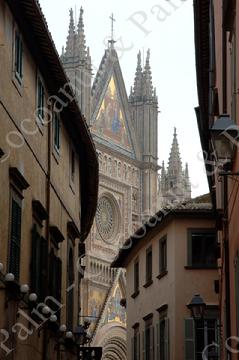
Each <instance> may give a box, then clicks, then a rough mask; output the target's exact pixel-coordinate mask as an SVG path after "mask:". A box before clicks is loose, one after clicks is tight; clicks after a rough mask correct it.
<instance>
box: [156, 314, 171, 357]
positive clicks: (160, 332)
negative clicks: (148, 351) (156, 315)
mask: <svg viewBox="0 0 239 360" xmlns="http://www.w3.org/2000/svg"><path fill="white" fill-rule="evenodd" d="M156 330H157V333H156V339H157V342H156V353H157V355H156V358H157V359H158V360H169V319H168V318H161V319H160V321H159V323H158V324H157V327H156Z"/></svg>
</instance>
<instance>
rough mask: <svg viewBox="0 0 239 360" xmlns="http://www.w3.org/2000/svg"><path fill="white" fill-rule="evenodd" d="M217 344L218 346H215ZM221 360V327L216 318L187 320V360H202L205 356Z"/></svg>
mask: <svg viewBox="0 0 239 360" xmlns="http://www.w3.org/2000/svg"><path fill="white" fill-rule="evenodd" d="M215 344H216V346H215ZM212 353H214V356H213V359H219V325H218V320H217V319H215V318H208V319H207V318H205V319H204V320H197V321H196V322H195V320H194V319H185V360H191V359H195V360H201V359H202V357H203V355H204V357H205V358H206V359H210V354H212Z"/></svg>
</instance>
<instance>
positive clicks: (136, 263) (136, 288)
mask: <svg viewBox="0 0 239 360" xmlns="http://www.w3.org/2000/svg"><path fill="white" fill-rule="evenodd" d="M136 269H137V272H136ZM133 272H134V274H133V276H134V293H133V294H132V295H131V297H132V298H133V299H135V298H136V297H137V296H138V295H139V258H138V257H137V258H136V259H135V260H134V269H133ZM136 275H137V276H136Z"/></svg>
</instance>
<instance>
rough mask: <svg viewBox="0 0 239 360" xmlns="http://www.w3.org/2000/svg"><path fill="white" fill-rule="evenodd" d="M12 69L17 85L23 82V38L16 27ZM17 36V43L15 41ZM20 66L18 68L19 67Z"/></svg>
mask: <svg viewBox="0 0 239 360" xmlns="http://www.w3.org/2000/svg"><path fill="white" fill-rule="evenodd" d="M13 31H14V46H13V71H14V75H15V78H16V80H17V81H18V84H19V85H22V83H23V39H22V34H21V33H20V31H19V29H18V28H17V27H15V28H14V30H13ZM17 38H18V43H17ZM19 67H20V68H19Z"/></svg>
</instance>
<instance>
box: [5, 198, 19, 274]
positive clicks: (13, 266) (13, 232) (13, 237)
mask: <svg viewBox="0 0 239 360" xmlns="http://www.w3.org/2000/svg"><path fill="white" fill-rule="evenodd" d="M10 219H11V222H10V227H11V229H10V244H9V262H8V264H9V265H8V271H9V272H10V273H13V274H14V275H15V279H16V280H17V281H18V280H19V276H20V255H21V219H22V208H21V203H20V201H17V200H16V199H15V198H12V204H11V217H10Z"/></svg>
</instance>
